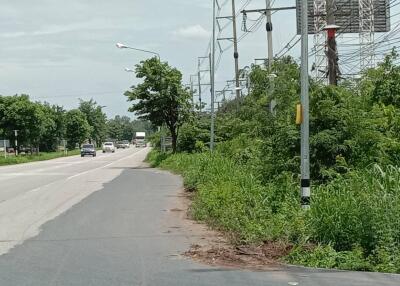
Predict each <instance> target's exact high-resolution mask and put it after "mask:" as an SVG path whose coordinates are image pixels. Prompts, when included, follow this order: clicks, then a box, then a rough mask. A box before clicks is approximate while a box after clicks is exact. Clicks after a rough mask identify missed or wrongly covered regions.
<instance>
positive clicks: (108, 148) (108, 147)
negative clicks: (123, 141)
mask: <svg viewBox="0 0 400 286" xmlns="http://www.w3.org/2000/svg"><path fill="white" fill-rule="evenodd" d="M106 152H112V153H114V152H115V145H114V142H105V143H104V144H103V153H106Z"/></svg>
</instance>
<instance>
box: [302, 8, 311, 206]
mask: <svg viewBox="0 0 400 286" xmlns="http://www.w3.org/2000/svg"><path fill="white" fill-rule="evenodd" d="M301 2H302V3H301V4H302V6H301V109H302V123H301V206H302V207H303V208H304V209H309V208H310V198H311V183H310V142H309V136H310V134H309V133H310V130H309V94H308V92H309V90H308V89H309V82H308V1H301Z"/></svg>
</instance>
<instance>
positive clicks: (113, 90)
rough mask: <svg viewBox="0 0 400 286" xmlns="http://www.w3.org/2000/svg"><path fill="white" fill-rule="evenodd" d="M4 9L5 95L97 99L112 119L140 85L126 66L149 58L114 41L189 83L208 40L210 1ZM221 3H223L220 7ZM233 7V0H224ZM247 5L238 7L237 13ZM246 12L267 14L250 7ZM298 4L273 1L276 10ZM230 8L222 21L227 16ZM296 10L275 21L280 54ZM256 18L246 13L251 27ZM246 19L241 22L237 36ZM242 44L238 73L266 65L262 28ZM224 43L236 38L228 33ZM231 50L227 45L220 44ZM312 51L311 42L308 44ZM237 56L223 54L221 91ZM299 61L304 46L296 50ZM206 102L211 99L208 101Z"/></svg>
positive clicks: (27, 4) (86, 0)
mask: <svg viewBox="0 0 400 286" xmlns="http://www.w3.org/2000/svg"><path fill="white" fill-rule="evenodd" d="M1 2H2V4H1V9H0V94H2V95H13V94H21V93H25V94H29V95H30V96H31V97H32V98H33V99H34V100H41V101H44V100H46V101H48V102H50V103H57V104H60V105H63V106H64V107H66V108H74V107H76V106H77V104H78V98H83V99H90V98H94V99H95V100H96V101H97V102H98V103H99V104H101V105H106V106H107V107H106V108H105V109H104V110H105V111H106V113H107V114H108V115H109V116H114V115H116V114H121V115H130V116H132V114H130V113H128V112H127V109H128V106H129V103H128V102H126V99H125V97H124V96H123V93H124V91H126V90H127V89H128V88H129V87H130V86H131V85H133V84H135V83H136V82H137V81H136V79H135V78H134V74H132V73H126V72H125V71H124V68H125V67H133V66H134V65H135V63H138V62H139V61H140V60H143V59H145V58H147V57H148V55H147V54H143V53H140V52H134V51H131V50H119V49H117V48H116V47H115V43H116V42H122V43H125V44H127V45H131V46H134V47H138V48H143V49H149V50H154V51H157V52H159V53H160V55H161V57H162V59H163V60H165V61H168V62H169V63H170V64H171V65H173V66H175V67H177V68H178V69H180V70H181V71H182V72H183V74H184V78H185V82H188V81H189V75H190V74H193V73H194V72H195V71H196V61H197V57H198V56H203V55H204V53H205V51H206V48H207V45H208V42H209V37H210V32H211V23H212V21H211V19H212V18H211V17H212V14H211V13H212V10H211V8H212V0H113V1H110V0H12V1H11V0H10V1H5V0H3V1H1ZM220 2H221V3H223V2H226V0H220ZM227 2H229V3H230V1H227ZM245 2H248V1H247V0H236V6H237V9H239V8H240V7H241V6H242V5H243V4H244V3H245ZM250 2H251V4H250V5H249V6H248V8H264V7H265V0H252V1H250ZM294 4H295V0H276V1H275V6H285V5H290V6H292V5H294ZM229 13H230V5H226V6H225V7H224V10H223V11H222V13H221V16H225V15H229ZM295 15H296V13H295V11H283V12H278V13H276V14H274V15H273V22H274V28H275V31H274V47H275V52H277V51H278V50H280V49H281V48H282V47H283V46H284V45H285V44H286V43H287V42H288V41H289V40H290V39H291V38H292V37H293V36H294V35H295V32H296V27H295ZM258 16H259V15H257V14H251V15H250V14H249V22H248V26H251V24H252V22H251V20H252V19H256V18H257V17H258ZM241 24H242V18H241V17H240V18H239V19H238V30H239V34H241V33H242V32H241V31H240V28H241ZM264 25H265V24H264V22H263V25H262V26H261V27H260V29H259V30H258V32H255V33H253V34H251V35H249V36H248V37H246V38H245V39H243V40H242V41H241V42H240V43H239V52H240V66H241V67H243V66H246V65H250V64H251V63H253V62H254V59H255V58H265V57H266V54H267V42H266V33H265V26H264ZM222 36H223V37H229V36H231V28H230V27H229V29H226V30H225V31H224V33H223V35H222ZM224 44H225V45H226V44H229V43H223V45H224ZM310 44H311V43H310ZM232 53H233V51H232V50H229V51H227V52H226V53H224V55H223V57H222V61H221V65H220V68H219V70H218V74H217V78H216V80H217V84H218V85H219V86H218V87H217V88H220V87H222V86H223V85H224V83H223V82H224V81H225V80H227V79H232V78H233V55H232ZM291 53H292V55H294V56H295V57H298V56H299V46H298V47H296V48H295V49H293V50H292V51H291ZM207 96H208V94H207Z"/></svg>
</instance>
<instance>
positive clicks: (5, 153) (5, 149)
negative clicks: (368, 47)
mask: <svg viewBox="0 0 400 286" xmlns="http://www.w3.org/2000/svg"><path fill="white" fill-rule="evenodd" d="M6 144H7V143H6V139H4V140H3V147H4V158H7V145H6Z"/></svg>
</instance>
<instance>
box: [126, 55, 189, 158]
mask: <svg viewBox="0 0 400 286" xmlns="http://www.w3.org/2000/svg"><path fill="white" fill-rule="evenodd" d="M135 71H136V77H137V78H140V79H143V82H142V83H140V84H138V85H136V86H133V87H132V89H131V90H130V91H127V92H126V93H125V95H126V96H127V97H128V100H129V101H133V102H134V103H133V104H132V106H131V107H130V109H129V110H130V111H132V112H135V114H136V115H137V116H138V118H139V119H142V120H146V121H149V122H151V123H152V124H153V125H154V126H164V125H165V126H166V127H167V128H168V130H169V132H170V135H171V139H172V150H173V151H174V152H175V151H176V148H177V139H178V135H179V128H180V127H181V126H182V124H183V123H184V122H185V121H186V120H188V118H189V115H190V108H191V104H190V98H191V95H190V93H189V92H188V91H187V89H186V88H184V87H183V85H182V74H181V72H180V71H179V70H177V69H176V68H173V67H171V66H169V65H168V63H165V62H161V61H160V60H159V59H157V58H156V57H154V58H152V59H148V60H146V61H142V62H141V63H140V64H138V65H136V70H135Z"/></svg>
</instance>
